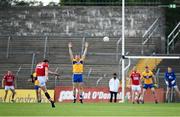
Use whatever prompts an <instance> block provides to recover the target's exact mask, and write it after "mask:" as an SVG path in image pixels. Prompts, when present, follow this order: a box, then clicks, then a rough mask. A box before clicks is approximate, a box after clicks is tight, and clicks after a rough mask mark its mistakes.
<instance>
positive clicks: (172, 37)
mask: <svg viewBox="0 0 180 117" xmlns="http://www.w3.org/2000/svg"><path fill="white" fill-rule="evenodd" d="M179 33H180V22H179V23H178V24H177V25H176V26H175V28H174V29H173V30H172V32H171V33H170V34H169V35H168V37H167V54H169V52H170V48H171V46H173V49H174V44H175V40H176V37H177V36H178V35H179Z"/></svg>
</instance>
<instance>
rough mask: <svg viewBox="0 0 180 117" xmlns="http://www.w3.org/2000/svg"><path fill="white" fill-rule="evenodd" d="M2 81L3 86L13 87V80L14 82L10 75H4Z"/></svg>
mask: <svg viewBox="0 0 180 117" xmlns="http://www.w3.org/2000/svg"><path fill="white" fill-rule="evenodd" d="M3 79H4V80H5V86H14V80H15V77H14V75H12V74H10V75H8V74H6V75H4V78H3Z"/></svg>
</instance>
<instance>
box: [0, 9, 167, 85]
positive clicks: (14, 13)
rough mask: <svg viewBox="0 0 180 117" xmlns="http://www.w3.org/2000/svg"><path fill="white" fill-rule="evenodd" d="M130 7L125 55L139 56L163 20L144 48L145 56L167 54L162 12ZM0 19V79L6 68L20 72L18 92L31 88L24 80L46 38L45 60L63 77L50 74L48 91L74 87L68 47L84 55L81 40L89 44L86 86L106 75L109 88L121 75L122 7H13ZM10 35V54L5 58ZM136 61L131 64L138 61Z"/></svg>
mask: <svg viewBox="0 0 180 117" xmlns="http://www.w3.org/2000/svg"><path fill="white" fill-rule="evenodd" d="M131 7H133V10H132V9H131ZM131 7H127V8H126V13H127V15H126V27H127V29H126V31H125V35H126V52H128V53H129V55H140V54H141V48H142V46H141V45H142V40H143V38H142V35H143V34H144V33H145V32H146V30H147V29H148V28H149V27H150V26H151V25H152V23H153V22H154V21H155V20H156V19H157V18H159V17H160V21H159V22H158V25H159V26H158V28H157V30H156V33H154V34H153V38H151V39H150V40H149V41H148V43H147V44H146V45H145V47H144V54H146V55H151V54H152V53H163V52H164V48H163V47H160V46H159V44H160V43H164V40H163V38H164V37H165V33H164V25H163V24H164V16H163V12H164V11H163V10H162V9H161V8H157V7H153V6H150V7H147V8H146V7H143V6H131ZM142 9H143V10H142ZM109 11H111V12H109ZM5 13H6V14H5ZM7 14H8V15H7ZM0 16H1V17H2V19H1V22H4V23H1V24H0V27H1V29H0V30H1V31H0V41H1V43H0V64H1V65H0V75H1V76H2V75H3V74H4V72H5V71H7V70H8V69H9V70H12V71H14V73H16V72H17V71H18V69H19V68H21V69H20V71H19V73H18V83H19V84H18V88H32V85H33V84H32V83H29V82H26V81H27V79H28V78H29V77H30V74H31V67H32V56H33V53H35V63H37V62H38V61H40V60H42V59H43V57H44V45H45V39H46V38H47V48H46V50H47V51H46V54H45V55H46V58H48V59H49V60H50V61H51V64H50V66H51V69H52V71H55V70H56V68H59V69H58V72H59V73H60V74H61V78H60V79H58V80H56V81H57V82H55V79H54V76H51V78H50V82H48V88H54V86H56V85H61V86H67V85H71V74H72V73H71V63H70V60H69V54H68V48H67V44H68V42H69V41H72V42H73V44H74V47H73V50H74V52H81V51H82V42H83V37H85V39H86V40H87V41H88V42H89V43H90V48H89V50H88V56H87V59H86V63H85V84H86V85H87V86H92V85H93V86H94V85H96V82H97V80H98V79H99V78H101V77H102V80H101V81H100V83H99V86H101V85H107V83H108V80H109V79H110V77H111V74H112V73H113V72H118V68H119V65H118V61H117V60H116V49H117V41H118V40H119V39H120V37H121V8H120V7H118V6H113V7H108V6H105V7H99V6H98V7H95V6H91V7H88V8H87V7H83V6H76V7H73V8H71V9H69V7H62V8H56V7H53V8H51V7H50V8H49V7H34V8H31V9H30V8H28V7H17V8H16V7H14V8H13V7H12V8H9V9H8V10H6V11H4V10H3V9H2V10H1V11H0ZM9 36H10V41H9V42H10V43H9V54H8V58H6V57H7V47H8V37H9ZM103 36H109V37H110V41H109V42H103V40H102V38H103ZM119 50H121V46H119ZM119 52H120V51H119ZM119 58H120V57H119ZM132 63H133V64H132V66H133V65H135V64H136V63H137V61H133V62H132ZM33 67H34V66H33ZM89 73H91V74H90V76H89V75H88V74H89ZM119 75H120V74H119ZM88 76H89V78H87V77H88Z"/></svg>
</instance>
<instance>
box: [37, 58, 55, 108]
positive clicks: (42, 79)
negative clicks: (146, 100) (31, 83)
mask: <svg viewBox="0 0 180 117" xmlns="http://www.w3.org/2000/svg"><path fill="white" fill-rule="evenodd" d="M35 71H36V76H37V79H38V81H39V86H40V88H41V89H42V90H43V92H44V94H45V96H46V97H47V99H48V100H49V101H50V102H51V106H52V107H53V108H55V104H54V101H53V100H52V99H51V97H50V95H49V93H48V92H47V88H46V81H47V80H48V74H49V73H51V74H55V75H57V73H54V72H51V71H49V61H48V60H47V59H45V60H44V61H42V62H40V63H38V64H37V65H36V70H35Z"/></svg>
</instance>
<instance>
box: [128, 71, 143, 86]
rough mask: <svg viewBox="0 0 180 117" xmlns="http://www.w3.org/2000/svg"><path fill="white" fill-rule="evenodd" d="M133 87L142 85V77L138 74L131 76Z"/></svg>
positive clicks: (134, 73)
mask: <svg viewBox="0 0 180 117" xmlns="http://www.w3.org/2000/svg"><path fill="white" fill-rule="evenodd" d="M130 78H131V80H132V85H140V80H141V75H140V73H137V72H132V73H131V75H130Z"/></svg>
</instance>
